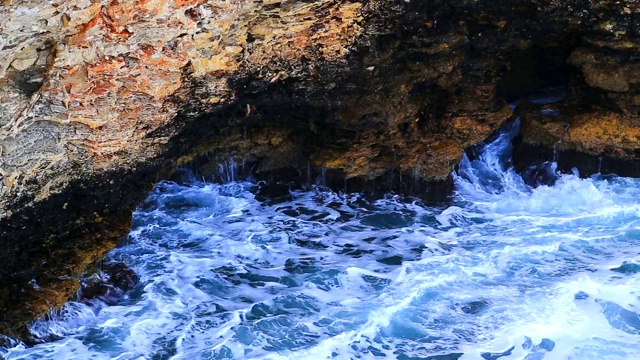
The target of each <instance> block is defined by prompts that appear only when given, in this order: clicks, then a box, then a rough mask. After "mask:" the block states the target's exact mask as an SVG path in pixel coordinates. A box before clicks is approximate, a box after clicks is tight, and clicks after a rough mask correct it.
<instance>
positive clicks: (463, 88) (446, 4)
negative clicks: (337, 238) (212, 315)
mask: <svg viewBox="0 0 640 360" xmlns="http://www.w3.org/2000/svg"><path fill="white" fill-rule="evenodd" d="M3 5H4V6H2V7H1V8H0V24H2V25H0V26H1V27H2V31H1V32H2V46H0V238H2V239H3V241H2V242H1V243H0V254H3V257H2V260H3V265H4V266H3V267H2V269H0V278H2V279H3V281H4V282H5V284H3V285H4V286H3V289H4V290H3V291H2V293H1V295H2V296H0V307H2V308H3V309H5V308H6V311H4V313H3V314H2V315H0V317H1V318H0V325H1V326H0V332H11V333H16V332H20V331H18V330H16V329H15V328H14V327H15V326H14V325H12V324H15V323H19V324H21V325H20V326H18V327H20V328H22V329H24V324H25V323H27V322H28V321H29V320H28V319H29V318H31V319H33V318H35V317H38V316H40V315H42V314H45V313H46V312H47V311H49V308H50V307H51V306H53V307H58V306H60V305H62V304H63V303H64V302H65V301H67V300H68V299H69V297H70V296H71V295H72V294H73V293H75V292H76V291H77V290H78V287H79V284H78V281H77V278H78V277H79V274H82V273H83V272H84V271H85V270H86V268H87V267H88V266H89V265H90V264H92V263H95V262H96V261H99V260H100V259H101V258H102V257H103V256H104V254H105V253H106V252H107V251H108V250H109V249H110V248H112V247H113V246H115V244H117V243H118V241H119V240H120V239H121V238H122V237H123V236H124V235H125V234H126V232H127V231H128V228H129V224H130V215H131V212H132V211H133V209H135V207H136V205H137V204H139V203H140V202H141V200H142V199H143V198H144V197H145V195H146V193H147V192H148V191H149V189H150V188H151V186H152V184H153V183H154V182H156V181H158V180H159V179H164V178H167V177H169V175H170V174H171V172H172V170H173V169H174V168H175V167H176V166H179V165H186V164H189V163H191V162H192V161H196V160H198V159H199V156H202V155H203V154H207V157H208V160H207V161H205V162H202V163H198V164H197V166H196V167H197V168H198V170H200V171H205V172H207V171H208V172H209V173H210V174H212V178H215V179H216V180H220V179H222V180H224V179H227V180H229V179H228V177H227V178H225V177H224V176H221V174H222V173H224V171H222V172H221V171H218V170H216V169H218V165H219V164H223V163H225V162H229V161H230V162H231V163H232V164H245V161H246V164H247V167H246V169H245V170H246V171H245V174H246V173H249V174H254V173H255V174H260V176H264V177H265V178H269V180H274V181H275V182H277V181H278V177H298V178H302V179H306V181H309V179H310V178H314V179H316V178H317V177H316V176H315V175H317V174H311V176H309V175H308V174H309V173H307V172H306V169H307V166H308V164H311V165H312V166H313V167H316V168H317V169H327V171H328V172H333V173H334V174H339V175H336V176H335V177H334V178H333V180H332V179H330V178H331V176H329V179H326V180H327V182H326V184H327V185H329V186H331V187H332V188H335V189H339V190H347V191H360V190H364V191H367V192H369V193H372V194H381V193H384V192H386V191H389V190H402V191H403V192H406V193H412V194H427V193H428V194H429V197H430V198H432V199H433V198H438V199H442V198H443V197H444V196H446V194H448V193H449V192H450V191H451V181H450V178H448V176H449V174H450V172H451V170H452V169H453V167H454V166H455V164H456V163H457V162H458V161H459V159H460V157H461V155H462V154H463V152H464V149H465V148H468V147H469V146H472V145H474V144H476V143H478V142H480V141H482V140H484V139H485V138H486V137H487V136H489V134H491V133H492V132H493V131H494V130H496V129H497V128H498V127H499V125H500V124H501V123H502V122H503V121H504V120H505V119H507V118H509V117H510V116H511V109H510V107H509V106H508V105H507V103H508V102H509V101H513V100H514V99H516V98H518V97H522V96H527V95H528V94H530V93H532V92H534V91H535V90H537V89H538V88H539V87H544V86H555V85H565V86H566V87H567V90H568V91H567V93H568V94H567V97H566V101H564V102H563V103H562V104H563V106H562V107H558V108H553V109H550V110H553V112H549V111H546V112H545V111H537V112H536V114H535V116H526V117H525V119H524V120H523V121H524V123H526V124H527V125H526V126H524V127H523V141H522V144H524V145H527V146H534V147H535V146H537V147H539V148H540V149H547V150H548V149H554V148H556V147H557V148H558V149H559V150H560V151H575V152H577V153H579V154H590V155H592V156H604V159H605V160H606V161H603V166H605V164H608V159H616V160H620V161H622V162H623V164H624V163H626V164H632V167H633V166H635V168H636V169H638V165H637V164H639V163H640V162H638V161H637V156H638V153H639V152H638V151H637V147H638V145H637V144H638V128H639V126H638V118H637V114H638V111H639V109H640V93H639V90H638V87H637V86H636V85H637V81H636V80H635V79H637V78H638V71H639V69H638V60H637V59H638V57H637V56H635V55H634V54H636V53H637V52H638V49H639V45H638V42H637V39H638V38H639V37H640V36H639V35H640V33H639V32H640V30H639V27H638V26H637V24H638V16H639V15H638V14H640V11H639V10H640V8H639V7H638V6H639V5H638V4H635V3H633V4H632V3H629V2H608V3H603V2H601V1H591V0H586V1H580V2H561V1H551V2H549V1H539V0H529V1H523V2H518V3H517V4H513V6H503V4H502V2H499V1H495V0H491V1H482V2H478V1H470V0H452V1H444V0H435V1H373V2H361V1H346V0H337V1H332V2H326V1H320V0H311V1H305V2H273V1H252V2H228V1H219V0H204V1H167V2H158V3H153V2H152V3H147V4H146V5H144V6H138V5H139V4H138V3H137V2H135V1H133V0H123V1H117V2H108V3H101V2H93V3H90V2H86V1H80V0H69V1H65V2H62V3H60V4H58V3H56V4H50V3H43V2H40V1H36V0H7V1H5V2H4V4H3ZM540 110H542V109H540ZM543 117H544V118H543ZM230 159H231V160H230ZM544 161H550V159H543V160H542V161H541V162H540V163H542V162H544ZM249 164H250V165H249ZM633 164H636V165H633ZM528 165H531V163H527V164H526V166H528ZM559 168H560V169H561V170H562V168H563V166H562V165H559ZM620 168H621V169H624V167H623V166H621V167H620ZM216 171H217V172H216ZM271 176H274V178H273V179H271ZM287 181H288V180H287ZM269 182H272V181H269ZM312 182H313V180H312ZM435 195H438V197H436V196H435ZM443 195H444V196H443ZM61 279H62V280H61ZM32 280H35V281H36V283H37V284H39V287H40V289H35V288H33V287H31V286H30V285H29V282H30V281H32ZM44 294H48V295H44ZM34 299H35V300H34ZM13 304H21V306H20V307H17V306H15V305H13ZM3 324H4V325H3Z"/></svg>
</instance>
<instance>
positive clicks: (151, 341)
mask: <svg viewBox="0 0 640 360" xmlns="http://www.w3.org/2000/svg"><path fill="white" fill-rule="evenodd" d="M516 132H517V123H515V124H514V127H512V128H509V127H507V128H506V129H505V131H504V132H503V133H502V134H501V135H500V136H499V137H498V138H497V139H496V140H495V141H493V142H492V143H491V144H488V145H487V146H486V147H485V148H484V150H483V152H482V153H481V154H480V155H479V157H478V158H477V159H474V160H470V159H469V158H467V157H465V158H464V159H463V161H462V162H461V164H460V170H459V172H458V173H456V174H454V178H455V184H456V193H455V195H454V196H453V199H452V201H451V203H447V204H443V205H442V206H440V207H433V206H424V205H422V204H421V203H419V202H417V201H412V200H407V199H403V198H400V197H395V196H391V195H389V196H388V197H386V198H385V199H381V200H377V201H369V200H367V199H365V198H363V197H362V196H360V195H358V194H338V193H334V192H331V191H328V190H326V189H324V188H322V187H320V186H317V187H313V188H310V189H308V190H306V191H295V192H292V193H291V197H290V198H287V199H280V200H279V202H277V203H276V202H273V201H272V202H270V203H269V202H267V203H265V202H259V201H257V200H256V199H255V198H254V192H255V191H254V192H252V191H253V190H255V186H256V185H253V184H250V183H242V182H234V183H228V184H224V185H216V184H205V183H193V184H191V185H188V186H185V185H178V184H175V183H171V182H163V183H160V184H159V185H158V186H157V187H156V188H155V190H154V191H153V192H152V193H151V194H150V195H149V198H148V200H147V202H146V203H145V204H144V205H143V206H141V207H140V209H138V211H137V212H136V213H135V215H134V226H133V229H132V230H131V233H130V236H129V239H128V241H127V242H126V243H125V244H124V245H123V246H121V247H120V248H118V249H116V250H114V251H112V252H111V253H110V254H109V258H110V259H113V260H117V261H122V262H124V263H126V264H128V265H129V266H131V267H132V268H133V269H135V271H136V272H137V273H138V274H139V276H140V278H141V281H140V284H139V286H138V287H137V288H135V289H134V290H132V291H130V292H129V293H128V294H127V296H126V297H125V299H124V300H123V301H122V302H121V303H119V304H117V305H114V306H106V305H105V304H100V303H97V302H94V303H93V304H90V305H86V304H81V303H73V302H71V303H69V304H68V305H67V306H66V307H65V308H64V309H63V311H61V312H59V313H57V314H55V316H53V317H52V318H51V319H49V320H41V321H38V322H36V323H35V324H34V325H33V327H32V331H33V333H34V334H35V335H39V336H42V337H44V336H50V335H55V336H58V337H59V340H57V341H52V342H48V343H44V344H40V345H37V346H35V347H32V348H27V347H25V346H24V345H22V344H19V343H14V344H13V345H14V347H12V348H10V349H4V350H3V354H4V356H5V357H6V358H7V359H378V358H386V359H440V360H444V359H498V358H499V359H529V360H535V359H545V360H551V359H640V315H639V314H640V240H639V239H640V204H639V203H638V199H640V180H638V179H631V178H620V177H615V176H610V177H603V176H597V175H596V176H593V177H591V178H587V179H581V178H579V177H578V176H576V175H575V174H565V175H561V176H559V178H558V179H557V181H556V183H555V184H554V185H553V186H540V187H537V188H535V189H532V188H530V187H528V186H527V185H525V184H524V182H523V181H522V179H521V178H520V177H519V176H518V175H517V174H516V173H515V172H514V171H513V170H511V169H510V168H509V166H510V163H509V156H510V142H511V138H512V137H513V136H514V135H515V133H516ZM550 168H551V169H553V166H551V167H550Z"/></svg>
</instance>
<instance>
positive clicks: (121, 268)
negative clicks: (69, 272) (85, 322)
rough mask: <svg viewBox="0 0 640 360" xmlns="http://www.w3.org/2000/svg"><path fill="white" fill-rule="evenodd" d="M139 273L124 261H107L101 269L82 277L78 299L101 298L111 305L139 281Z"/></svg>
mask: <svg viewBox="0 0 640 360" xmlns="http://www.w3.org/2000/svg"><path fill="white" fill-rule="evenodd" d="M139 280H140V279H139V278H138V275H137V274H136V273H135V272H134V271H133V270H132V269H131V268H129V267H128V266H127V265H125V264H123V263H106V264H103V265H102V266H101V270H100V271H98V272H96V273H93V274H92V275H90V276H88V277H85V278H83V279H81V281H80V282H81V285H82V286H81V288H80V291H79V292H78V300H80V301H84V302H86V301H90V300H93V299H99V300H101V301H103V302H105V303H107V304H109V305H115V304H117V303H118V302H119V301H120V300H121V299H122V297H123V296H124V293H125V292H127V291H129V290H131V289H133V288H134V286H135V285H136V284H138V282H139Z"/></svg>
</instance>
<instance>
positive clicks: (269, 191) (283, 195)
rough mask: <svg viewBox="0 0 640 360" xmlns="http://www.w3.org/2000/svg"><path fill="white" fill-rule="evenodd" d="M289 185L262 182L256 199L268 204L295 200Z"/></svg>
mask: <svg viewBox="0 0 640 360" xmlns="http://www.w3.org/2000/svg"><path fill="white" fill-rule="evenodd" d="M289 187H290V186H289V185H288V184H283V183H262V184H261V185H260V186H259V188H258V190H257V192H256V194H255V199H256V200H258V201H260V202H264V203H266V204H268V205H273V204H279V203H283V202H287V201H291V200H293V197H292V196H291V192H290V191H289Z"/></svg>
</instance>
